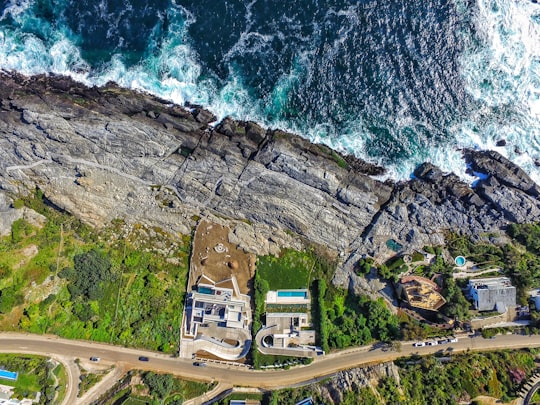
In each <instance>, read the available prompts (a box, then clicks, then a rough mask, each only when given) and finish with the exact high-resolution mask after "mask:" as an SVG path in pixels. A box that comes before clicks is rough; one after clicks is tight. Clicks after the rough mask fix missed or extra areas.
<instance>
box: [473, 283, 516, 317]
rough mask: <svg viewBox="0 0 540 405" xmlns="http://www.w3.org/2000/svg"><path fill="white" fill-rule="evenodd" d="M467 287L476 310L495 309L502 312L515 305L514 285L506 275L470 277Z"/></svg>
mask: <svg viewBox="0 0 540 405" xmlns="http://www.w3.org/2000/svg"><path fill="white" fill-rule="evenodd" d="M468 289H469V295H470V297H471V299H472V301H473V304H474V307H475V308H476V309H477V310H478V311H494V310H497V311H498V312H500V313H503V312H506V310H507V309H508V308H513V307H515V306H516V305H517V304H516V287H514V286H513V285H512V283H511V282H510V279H509V278H508V277H492V278H478V279H470V280H469V285H468Z"/></svg>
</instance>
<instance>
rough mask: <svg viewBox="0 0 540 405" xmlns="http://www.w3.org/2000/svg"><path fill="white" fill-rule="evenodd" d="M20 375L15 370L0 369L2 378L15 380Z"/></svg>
mask: <svg viewBox="0 0 540 405" xmlns="http://www.w3.org/2000/svg"><path fill="white" fill-rule="evenodd" d="M18 375H19V374H18V373H15V372H13V371H7V370H0V378H5V379H6V380H13V381H15V380H16V379H17V377H18Z"/></svg>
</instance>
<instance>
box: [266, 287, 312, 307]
mask: <svg viewBox="0 0 540 405" xmlns="http://www.w3.org/2000/svg"><path fill="white" fill-rule="evenodd" d="M280 292H298V293H300V292H302V295H298V296H282V295H279V293H280ZM310 302H311V299H310V297H309V291H308V290H277V291H268V293H267V294H266V303H267V304H309V303H310Z"/></svg>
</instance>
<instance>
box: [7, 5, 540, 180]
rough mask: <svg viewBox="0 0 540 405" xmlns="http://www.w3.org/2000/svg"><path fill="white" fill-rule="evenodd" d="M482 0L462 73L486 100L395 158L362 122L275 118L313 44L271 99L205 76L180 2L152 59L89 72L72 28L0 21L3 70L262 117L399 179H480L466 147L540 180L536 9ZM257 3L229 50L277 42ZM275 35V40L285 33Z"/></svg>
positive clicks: (232, 79)
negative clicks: (418, 170)
mask: <svg viewBox="0 0 540 405" xmlns="http://www.w3.org/2000/svg"><path fill="white" fill-rule="evenodd" d="M477 1H478V13H477V15H476V16H475V21H476V26H477V29H478V30H479V32H480V38H481V44H480V45H479V46H478V47H474V48H471V49H468V51H467V52H466V53H465V54H464V56H463V58H462V60H461V74H462V76H463V79H464V80H465V82H466V85H467V91H468V92H469V93H470V94H471V95H472V96H473V97H474V98H475V99H476V100H477V101H478V102H479V103H480V104H481V105H483V106H484V107H481V108H480V109H479V111H476V112H475V114H471V115H470V117H469V119H468V120H467V121H463V122H457V123H455V124H454V126H453V127H452V128H450V133H451V134H452V135H453V136H454V141H453V142H450V143H449V144H447V145H445V146H440V145H439V146H437V145H432V144H429V140H426V139H423V138H419V139H415V140H408V142H410V144H407V145H405V146H406V147H407V148H408V151H409V152H410V153H411V156H412V157H411V158H409V159H408V160H406V161H405V162H399V163H396V162H388V161H385V160H383V159H384V158H382V157H370V156H371V154H370V151H369V150H367V146H366V145H368V141H369V140H370V137H372V136H373V134H371V133H369V131H367V130H366V129H364V127H363V124H362V122H361V121H358V122H351V123H350V124H349V126H348V127H347V128H345V129H343V130H341V131H340V132H339V134H336V133H335V132H336V129H335V128H332V127H331V126H330V125H329V124H324V123H308V124H307V125H303V126H302V127H301V126H300V125H302V124H299V123H294V122H291V121H279V120H276V119H275V118H274V117H275V116H277V115H278V114H277V113H278V112H279V110H280V108H282V107H284V105H285V104H286V102H287V97H288V94H289V92H290V91H291V89H292V88H293V87H294V85H295V83H297V82H298V81H299V80H303V81H308V82H309V80H311V79H310V70H311V65H310V64H311V63H312V62H311V61H312V60H313V58H314V57H315V55H314V54H313V52H314V51H313V49H311V50H310V49H303V50H300V49H299V54H298V55H297V59H296V61H295V63H294V64H293V66H292V67H291V69H290V71H289V72H287V73H286V74H283V75H282V77H281V78H280V79H279V80H278V82H277V84H276V86H275V87H274V89H273V92H272V93H271V94H270V95H269V97H268V99H267V100H254V99H253V97H252V96H251V95H250V94H249V92H248V90H247V88H246V86H245V85H244V83H243V81H242V77H241V75H240V74H239V73H238V72H237V71H235V69H234V68H233V67H232V65H231V67H230V71H229V76H228V78H227V79H226V80H225V81H223V82H219V81H218V80H217V79H215V78H212V77H211V76H210V77H209V76H203V69H202V67H201V65H200V63H199V61H198V56H197V54H196V52H194V50H193V48H192V47H191V46H190V45H189V42H188V40H186V38H187V31H186V30H187V27H188V26H189V25H190V24H193V23H195V18H194V16H193V15H192V14H190V13H189V12H188V10H185V9H183V8H181V7H180V6H178V5H176V4H175V3H174V1H173V2H172V7H171V8H170V10H168V13H169V15H168V17H169V18H168V20H169V32H168V35H167V38H166V39H165V40H164V41H162V42H160V44H161V45H160V47H159V50H158V52H157V53H156V52H155V46H154V45H152V44H153V43H158V42H159V41H158V40H157V39H155V40H153V39H152V38H150V39H149V47H152V52H150V50H149V52H148V55H149V56H148V57H147V59H146V60H145V61H144V62H142V63H140V64H138V65H135V66H130V67H127V66H126V64H125V63H124V60H123V58H122V55H120V54H117V55H114V56H113V57H112V58H111V60H110V61H109V62H108V63H106V64H105V65H103V66H101V67H99V68H97V69H94V70H92V69H91V68H90V66H89V64H88V63H87V62H86V61H84V60H83V58H82V57H81V52H80V49H79V48H78V47H77V46H76V40H75V36H74V35H73V34H72V33H70V32H69V31H67V30H62V31H53V30H52V29H50V27H46V22H42V23H43V24H44V27H43V30H44V32H45V31H46V32H48V33H49V34H50V35H48V36H41V37H38V36H36V35H34V34H30V33H24V32H21V31H18V30H17V29H16V28H10V27H3V28H0V44H1V46H0V68H2V69H5V70H16V71H19V72H22V73H25V74H37V73H46V72H54V73H59V74H66V75H70V76H72V77H73V78H74V79H76V80H79V81H81V82H84V83H86V84H89V85H93V84H96V85H103V84H105V83H106V82H108V81H115V82H117V83H119V85H121V86H124V87H128V88H134V89H140V90H144V91H147V92H150V93H153V94H156V95H158V96H160V97H163V98H165V99H169V100H171V101H173V102H176V103H179V104H183V103H184V102H186V101H190V102H192V103H197V104H202V105H205V106H207V107H208V108H209V109H211V110H212V111H213V112H214V113H215V114H216V115H217V116H218V118H220V119H221V118H223V117H225V116H227V115H231V116H233V117H235V118H239V119H250V120H256V121H259V122H261V123H263V124H265V125H268V126H272V127H280V128H283V129H286V130H291V131H294V132H298V133H302V134H304V135H305V136H307V137H308V138H310V139H311V140H312V141H315V142H322V143H325V144H328V145H329V146H331V147H334V148H336V149H337V150H340V151H343V152H347V153H354V154H356V155H357V156H359V157H361V158H364V159H366V160H368V161H371V162H373V163H377V164H382V165H384V166H385V167H387V168H388V175H387V177H391V178H394V179H406V178H409V177H410V176H411V173H412V172H413V170H414V168H415V166H416V165H418V164H419V163H421V162H422V161H426V160H427V161H431V162H432V163H434V164H436V165H438V166H439V167H441V169H442V170H443V171H446V172H454V173H456V174H457V175H459V176H460V177H462V178H463V179H465V180H466V181H468V182H470V183H472V182H473V181H474V180H475V177H474V176H471V175H469V174H467V173H466V169H467V168H466V166H465V162H464V161H463V159H462V156H461V149H462V148H464V147H467V148H477V149H486V148H489V149H495V150H497V151H499V152H500V153H502V154H503V155H504V156H506V157H508V158H509V159H511V160H513V161H514V162H516V163H518V164H519V165H521V166H522V167H523V168H524V169H525V170H526V171H527V172H528V173H530V174H531V177H533V179H534V180H535V181H537V182H539V181H540V171H539V169H538V168H537V167H536V166H535V161H540V7H538V5H535V4H532V3H530V2H528V1H522V2H516V1H514V0H477ZM30 5H32V0H21V1H15V0H13V1H12V2H11V3H9V5H8V7H7V8H6V9H5V10H4V12H3V14H2V17H1V18H2V19H3V18H5V17H6V16H7V15H8V14H9V15H10V16H11V18H13V19H15V20H16V21H18V22H19V23H20V24H21V26H22V25H23V24H22V23H23V22H24V19H25V18H34V17H33V16H30V15H28V13H29V12H30V11H29V9H30ZM252 5H253V3H251V4H250V5H248V7H247V10H246V23H247V29H246V30H245V31H244V33H242V35H241V37H240V40H239V41H238V42H237V44H235V45H234V46H233V47H232V48H231V49H230V50H229V56H231V57H232V56H233V55H234V54H238V53H243V52H248V51H250V50H260V49H261V48H264V47H265V46H266V44H268V43H269V41H271V40H272V36H270V35H262V34H259V33H257V32H251V31H250V27H251V20H252V15H251V14H250V13H251V6H252ZM346 11H347V10H345V11H344V12H346ZM348 11H350V10H348ZM342 13H343V12H342ZM353 17H355V16H354V13H353V14H351V17H350V19H349V22H350V25H347V26H346V27H343V29H344V30H345V31H344V32H345V34H344V35H343V36H341V37H340V38H341V40H342V39H343V38H344V37H345V36H346V32H348V31H350V30H351V29H352V28H351V27H352V26H354V24H356V22H355V21H353V20H354V19H353ZM156 35H157V34H156ZM276 35H277V36H278V37H279V33H276ZM43 37H45V39H42V38H43ZM340 38H338V39H337V40H336V41H335V42H334V44H333V45H334V46H335V47H336V48H337V47H339V46H340ZM394 113H395V121H396V122H395V125H396V127H397V128H407V127H413V124H418V123H415V122H412V120H411V118H410V117H409V116H408V115H407V110H406V109H403V110H402V111H396V112H394ZM266 117H272V120H271V121H267V120H266ZM420 124H422V125H424V123H420ZM429 129H430V128H428V130H429ZM337 135H339V136H337ZM500 139H505V140H506V141H507V145H508V146H506V147H497V146H496V143H497V141H498V140H500ZM415 142H416V143H415Z"/></svg>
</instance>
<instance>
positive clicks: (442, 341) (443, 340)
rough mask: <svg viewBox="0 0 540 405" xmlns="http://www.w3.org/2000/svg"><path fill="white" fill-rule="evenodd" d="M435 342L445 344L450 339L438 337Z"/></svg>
mask: <svg viewBox="0 0 540 405" xmlns="http://www.w3.org/2000/svg"><path fill="white" fill-rule="evenodd" d="M437 343H438V344H440V345H446V344H448V343H450V340H449V339H439V340H437Z"/></svg>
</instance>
